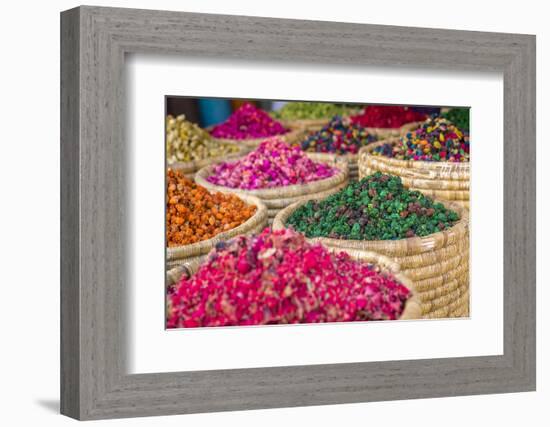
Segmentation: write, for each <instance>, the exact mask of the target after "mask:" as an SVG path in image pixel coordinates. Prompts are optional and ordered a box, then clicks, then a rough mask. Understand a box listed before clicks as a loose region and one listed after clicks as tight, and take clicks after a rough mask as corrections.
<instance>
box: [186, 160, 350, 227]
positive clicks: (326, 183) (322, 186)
mask: <svg viewBox="0 0 550 427" xmlns="http://www.w3.org/2000/svg"><path fill="white" fill-rule="evenodd" d="M307 155H308V157H310V158H311V159H313V160H315V161H321V162H325V163H328V164H330V165H331V166H333V167H336V168H338V172H337V173H336V174H335V175H333V176H331V177H330V178H325V179H321V180H319V181H314V182H310V183H308V184H302V185H289V186H286V187H277V188H267V189H257V190H243V189H240V188H229V187H223V186H220V185H216V184H212V183H211V182H209V181H207V180H206V178H208V177H209V176H210V175H211V174H212V171H213V169H214V165H210V166H206V167H204V168H202V169H201V170H199V171H198V172H197V173H196V175H195V182H196V183H197V184H198V185H201V186H203V187H205V188H207V189H208V190H209V191H221V192H225V193H234V194H238V195H249V196H255V197H257V198H259V199H260V200H261V201H262V203H263V204H264V205H265V206H266V207H267V210H268V222H269V223H271V221H272V220H273V218H275V215H277V213H278V212H279V211H280V210H281V209H283V208H285V207H287V206H288V205H291V204H293V203H295V202H297V201H300V200H303V199H306V198H313V197H315V198H323V197H326V196H329V195H330V194H333V193H336V192H337V191H339V190H340V189H341V188H343V187H345V186H346V185H347V184H348V168H347V164H346V163H345V162H341V161H335V160H333V159H325V158H323V157H322V156H319V155H318V154H316V153H307Z"/></svg>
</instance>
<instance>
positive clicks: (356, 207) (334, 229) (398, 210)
mask: <svg viewBox="0 0 550 427" xmlns="http://www.w3.org/2000/svg"><path fill="white" fill-rule="evenodd" d="M458 219H459V216H458V214H457V213H456V212H454V211H452V210H450V209H447V208H445V206H443V204H441V203H437V202H434V201H433V200H432V199H430V198H429V197H426V196H424V195H423V194H422V193H420V192H419V191H410V190H407V189H406V188H405V187H403V184H402V182H401V178H399V177H397V176H393V175H385V174H382V173H380V172H376V173H375V174H373V175H370V176H368V177H365V178H363V179H362V180H361V181H358V182H354V183H351V184H349V185H348V186H347V187H346V188H344V189H342V190H341V191H339V192H338V193H335V194H333V195H331V196H329V197H327V198H325V199H323V200H311V201H308V202H307V203H305V204H304V205H302V206H301V207H299V208H298V209H296V210H295V211H294V212H293V213H292V215H291V216H290V217H289V218H288V220H287V226H292V227H293V228H294V229H295V230H297V231H300V232H302V233H304V234H305V235H306V237H329V238H334V239H345V240H396V239H403V238H407V237H414V236H427V235H429V234H432V233H437V232H439V231H442V230H445V229H448V228H450V227H452V226H453V225H454V223H455V222H456V221H458Z"/></svg>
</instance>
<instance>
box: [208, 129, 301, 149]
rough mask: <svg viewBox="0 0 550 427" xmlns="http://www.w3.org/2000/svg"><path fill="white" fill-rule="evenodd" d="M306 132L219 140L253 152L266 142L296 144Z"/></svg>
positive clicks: (299, 130) (297, 130)
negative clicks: (274, 140) (281, 141)
mask: <svg viewBox="0 0 550 427" xmlns="http://www.w3.org/2000/svg"><path fill="white" fill-rule="evenodd" d="M304 132H305V130H304V129H303V128H297V129H289V130H288V132H287V133H283V134H281V135H273V136H267V137H263V138H251V139H229V138H218V140H219V141H222V142H230V143H233V144H239V145H242V146H244V147H247V148H248V151H252V150H254V149H255V148H257V147H258V145H260V144H261V143H262V142H264V141H270V140H272V139H281V140H283V141H285V142H287V143H289V144H292V143H294V142H296V141H297V140H298V139H300V138H301V137H302V135H303V134H304Z"/></svg>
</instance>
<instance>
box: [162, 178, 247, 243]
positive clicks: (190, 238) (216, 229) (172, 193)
mask: <svg viewBox="0 0 550 427" xmlns="http://www.w3.org/2000/svg"><path fill="white" fill-rule="evenodd" d="M166 178H167V179H166V242H167V244H168V246H170V247H171V246H181V245H188V244H191V243H196V242H200V241H203V240H207V239H211V238H212V237H214V236H215V235H217V234H219V233H221V232H223V231H227V230H230V229H232V228H235V227H237V226H238V225H240V224H242V223H243V222H245V221H246V220H248V219H249V218H250V217H251V216H252V215H254V213H255V212H256V206H254V205H249V204H247V203H245V202H244V201H243V200H241V199H240V198H238V197H237V196H235V195H233V194H223V193H210V192H209V191H208V190H207V189H206V188H204V187H201V186H200V185H197V184H195V183H194V182H193V181H191V180H190V179H188V178H186V177H185V175H183V173H181V172H180V171H175V170H172V169H168V171H167V174H166Z"/></svg>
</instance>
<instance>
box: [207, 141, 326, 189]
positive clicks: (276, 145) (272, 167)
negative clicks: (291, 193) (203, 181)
mask: <svg viewBox="0 0 550 427" xmlns="http://www.w3.org/2000/svg"><path fill="white" fill-rule="evenodd" d="M336 172H337V171H336V169H334V168H332V167H330V166H329V165H327V164H325V163H322V162H315V161H313V160H311V159H310V158H309V157H307V155H306V154H305V153H304V152H303V151H302V150H300V148H299V147H291V146H290V145H288V144H286V143H285V142H283V141H281V140H279V139H274V140H268V141H264V142H262V143H261V144H260V145H259V146H258V148H257V149H256V150H254V151H252V152H251V153H249V154H248V155H246V156H245V157H244V158H242V159H239V160H237V161H234V162H224V163H220V164H217V165H216V166H215V167H214V170H213V173H212V175H211V176H209V177H208V178H207V181H208V182H211V183H212V184H216V185H221V186H224V187H229V188H240V189H244V190H254V189H261V188H276V187H284V186H287V185H296V184H307V183H309V182H313V181H318V180H320V179H325V178H329V177H331V176H333V175H334V174H335V173H336Z"/></svg>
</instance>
